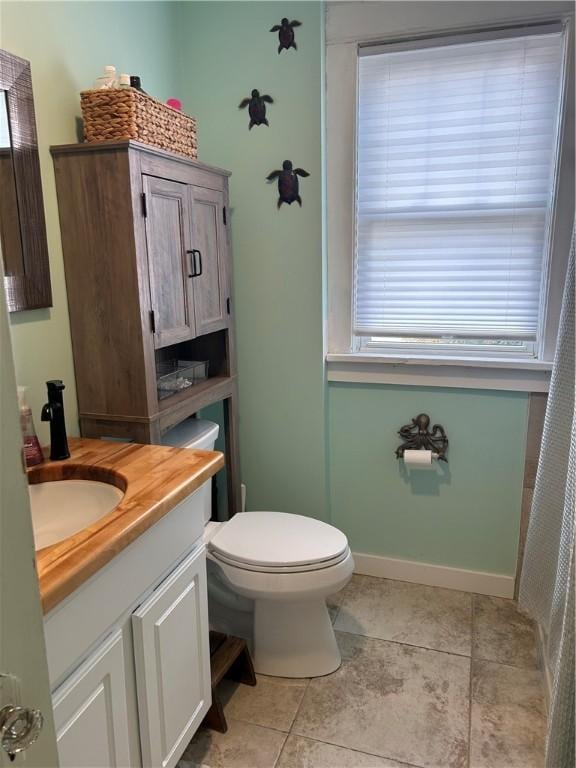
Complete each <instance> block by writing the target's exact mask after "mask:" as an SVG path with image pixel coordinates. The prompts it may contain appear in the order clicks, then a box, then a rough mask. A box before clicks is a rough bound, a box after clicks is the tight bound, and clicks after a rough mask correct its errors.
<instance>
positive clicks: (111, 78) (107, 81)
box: [94, 64, 118, 90]
mask: <svg viewBox="0 0 576 768" xmlns="http://www.w3.org/2000/svg"><path fill="white" fill-rule="evenodd" d="M117 87H118V78H117V76H116V67H113V66H112V65H111V64H108V66H106V67H104V74H103V75H100V77H97V78H96V81H95V83H94V88H95V89H96V90H103V89H109V88H117Z"/></svg>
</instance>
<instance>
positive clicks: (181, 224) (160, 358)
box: [51, 141, 241, 515]
mask: <svg viewBox="0 0 576 768" xmlns="http://www.w3.org/2000/svg"><path fill="white" fill-rule="evenodd" d="M51 152H52V156H53V160H54V169H55V177H56V190H57V195H58V209H59V216H60V231H61V235H62V247H63V253H64V267H65V274H66V286H67V296H68V308H69V313H70V329H71V335H72V347H73V353H74V367H75V374H76V389H77V394H78V410H79V418H80V429H81V432H82V435H83V436H84V437H95V438H98V437H111V438H119V439H126V440H134V441H135V442H139V443H159V442H161V439H162V435H163V433H164V432H166V431H167V430H168V429H170V428H171V427H173V426H175V425H176V424H178V423H179V422H181V421H183V420H184V419H186V418H188V417H189V416H191V415H192V414H194V413H196V412H197V411H199V410H201V409H202V408H205V407H206V406H208V405H211V404H212V403H216V402H220V401H221V402H223V405H224V436H225V441H226V447H225V454H226V462H227V464H226V470H227V471H226V478H227V484H228V488H227V491H228V493H227V496H228V504H229V510H228V512H229V514H230V515H232V514H235V513H236V512H238V511H240V507H241V501H240V477H239V455H238V439H237V421H238V416H237V381H236V353H235V335H234V314H233V313H234V307H233V301H232V290H231V276H232V269H231V248H230V232H229V216H228V177H229V173H228V172H227V171H224V170H221V169H219V168H214V167H212V166H207V165H204V164H202V163H199V162H197V161H195V160H190V159H188V158H184V157H180V156H177V155H173V154H171V153H169V152H165V151H162V150H159V149H156V148H154V147H149V146H146V145H144V144H140V143H139V142H135V141H119V142H102V143H99V144H74V145H68V146H61V147H52V150H51ZM175 361H207V362H208V378H207V379H206V380H198V381H194V382H193V384H192V385H190V386H187V387H185V388H182V389H180V390H177V389H175V390H174V392H173V393H169V394H168V396H159V385H158V379H159V377H160V376H161V375H162V373H163V372H164V371H165V370H166V367H167V366H169V365H170V364H174V362H175ZM160 394H161V395H164V394H165V391H161V393H160Z"/></svg>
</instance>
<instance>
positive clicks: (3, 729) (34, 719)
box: [0, 704, 44, 760]
mask: <svg viewBox="0 0 576 768" xmlns="http://www.w3.org/2000/svg"><path fill="white" fill-rule="evenodd" d="M43 725H44V718H43V717H42V713H41V712H40V710H39V709H29V708H28V707H16V706H13V705H11V704H9V705H7V706H5V707H2V709H0V744H1V746H2V749H3V750H4V751H5V752H7V753H8V756H9V757H10V759H11V760H13V759H14V755H16V754H17V753H18V752H22V751H23V750H25V749H28V747H29V746H30V745H31V744H33V743H34V742H35V741H36V739H37V738H38V736H39V735H40V731H41V730H42V726H43Z"/></svg>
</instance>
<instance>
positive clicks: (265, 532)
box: [208, 512, 348, 568]
mask: <svg viewBox="0 0 576 768" xmlns="http://www.w3.org/2000/svg"><path fill="white" fill-rule="evenodd" d="M208 547H209V549H210V551H212V552H214V553H215V554H216V555H222V556H223V557H224V558H226V560H228V561H234V562H237V563H246V564H248V565H255V566H266V567H267V568H287V567H294V566H305V565H312V564H313V563H321V562H324V561H328V560H334V559H335V558H338V557H339V556H341V555H343V554H344V553H346V552H347V550H348V540H347V539H346V536H345V535H344V534H343V533H342V531H339V530H338V529H337V528H334V526H332V525H328V524H327V523H323V522H321V521H320V520H315V519H314V518H311V517H303V516H302V515H292V514H289V513H287V512H241V513H240V514H238V515H235V516H234V517H233V518H232V519H231V520H229V521H228V522H227V523H226V524H225V525H222V526H221V529H220V530H219V531H218V532H217V533H216V535H215V536H214V537H213V538H212V539H211V540H210V543H209V544H208Z"/></svg>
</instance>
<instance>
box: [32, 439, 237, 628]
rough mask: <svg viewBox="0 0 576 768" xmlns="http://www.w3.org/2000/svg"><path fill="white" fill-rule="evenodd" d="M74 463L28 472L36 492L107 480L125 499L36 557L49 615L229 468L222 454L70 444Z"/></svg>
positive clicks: (93, 442)
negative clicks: (45, 486)
mask: <svg viewBox="0 0 576 768" xmlns="http://www.w3.org/2000/svg"><path fill="white" fill-rule="evenodd" d="M69 445H70V454H71V455H70V458H69V459H66V460H65V461H46V462H45V463H44V464H40V465H39V466H37V467H32V468H31V469H29V470H28V480H29V482H30V483H31V484H33V483H42V482H46V481H48V480H57V479H68V480H72V479H89V480H103V481H104V482H109V483H112V484H113V485H116V486H117V487H119V488H121V489H122V490H123V491H124V497H123V498H122V500H121V501H120V503H119V504H118V506H117V507H116V508H115V509H113V510H112V511H111V512H109V513H108V514H107V515H105V516H104V517H102V518H101V519H100V520H98V521H97V522H95V523H94V524H93V525H90V526H89V527H88V528H85V529H84V530H82V531H80V532H78V533H75V534H73V535H72V536H70V537H69V538H67V539H64V540H63V541H60V542H58V543H57V544H53V545H52V546H50V547H45V548H44V549H40V550H38V552H36V566H37V570H38V579H39V582H40V596H41V599H42V608H43V610H44V613H48V611H50V610H52V608H54V607H55V606H56V605H58V603H59V602H60V601H61V600H63V599H64V598H65V597H67V596H68V595H69V594H70V593H72V592H73V591H74V590H75V589H77V588H78V587H79V586H80V585H81V584H83V583H84V582H85V581H87V580H88V579H89V578H90V576H92V575H93V574H94V573H96V572H97V571H98V570H100V568H102V567H103V566H104V565H106V563H108V562H110V560H112V558H113V557H115V556H116V555H117V554H118V553H119V552H121V551H122V550H123V549H125V548H126V547H127V546H128V545H129V544H130V543H131V542H132V541H134V539H136V538H138V536H140V535H141V534H142V533H144V531H146V530H148V528H150V527H151V526H152V525H154V523H155V522H157V521H158V520H160V518H162V517H164V515H165V514H167V513H168V512H169V511H170V510H171V509H173V507H175V506H176V505H177V504H178V503H179V502H180V501H182V500H183V499H185V498H186V496H189V495H190V494H191V493H192V492H193V491H195V490H196V489H197V488H199V487H200V486H201V485H202V484H203V483H204V482H205V481H206V480H208V479H209V478H210V477H212V475H214V474H216V472H217V471H218V470H219V469H221V468H222V467H223V466H224V456H223V454H222V453H219V452H217V451H196V450H190V449H184V448H168V447H165V446H161V445H137V444H135V443H117V442H112V441H107V440H87V439H84V438H71V439H70V440H69Z"/></svg>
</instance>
